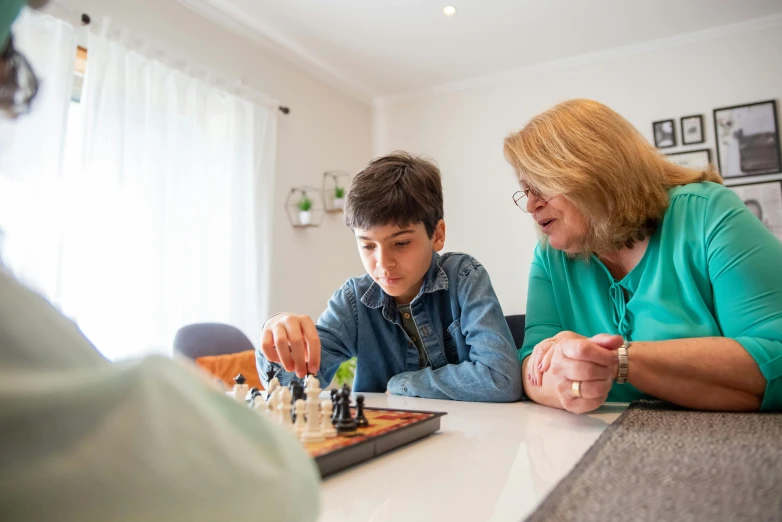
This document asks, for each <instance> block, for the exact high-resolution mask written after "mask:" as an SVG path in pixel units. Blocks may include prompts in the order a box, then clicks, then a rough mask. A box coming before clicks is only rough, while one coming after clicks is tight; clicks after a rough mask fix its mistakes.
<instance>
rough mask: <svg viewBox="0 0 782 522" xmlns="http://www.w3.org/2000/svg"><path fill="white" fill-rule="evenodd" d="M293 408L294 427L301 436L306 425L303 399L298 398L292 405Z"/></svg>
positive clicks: (305, 405)
mask: <svg viewBox="0 0 782 522" xmlns="http://www.w3.org/2000/svg"><path fill="white" fill-rule="evenodd" d="M293 408H294V409H295V410H296V424H294V427H295V430H296V434H297V435H299V436H301V434H302V433H303V432H304V429H305V428H306V426H307V423H306V419H305V415H304V413H305V411H306V410H307V404H306V403H305V402H304V399H298V400H297V401H296V403H295V404H294V405H293Z"/></svg>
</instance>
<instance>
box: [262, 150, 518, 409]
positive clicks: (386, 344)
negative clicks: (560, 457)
mask: <svg viewBox="0 0 782 522" xmlns="http://www.w3.org/2000/svg"><path fill="white" fill-rule="evenodd" d="M345 223H346V224H347V225H348V226H349V227H350V228H351V229H352V230H353V232H354V234H355V236H356V241H357V243H358V249H359V255H360V256H361V261H362V263H363V264H364V268H365V269H366V271H367V274H366V275H364V276H361V277H354V278H351V279H349V280H348V281H347V282H346V283H345V284H344V285H342V288H340V289H339V290H337V291H336V292H335V293H334V295H333V296H332V297H331V300H330V301H329V303H328V307H327V308H326V311H325V312H323V314H322V315H321V316H320V318H319V319H318V324H317V326H316V325H315V324H313V322H312V319H310V318H309V317H307V316H299V315H294V314H287V313H285V314H278V315H275V316H272V317H271V318H270V319H269V320H268V321H267V322H266V324H265V325H264V329H263V332H262V334H261V347H260V349H259V350H258V351H257V352H256V359H257V365H258V373H259V374H260V375H261V379H262V380H263V381H264V384H266V383H267V381H268V379H269V376H270V375H271V374H277V377H278V378H279V379H280V382H281V383H282V384H283V385H286V384H288V383H289V382H290V380H291V379H293V378H295V377H299V378H302V377H304V376H305V375H306V374H307V373H314V374H317V375H318V377H319V379H320V382H321V385H322V386H324V387H325V386H327V385H328V383H329V382H330V381H331V379H332V378H333V377H334V373H335V372H336V371H337V368H338V367H339V365H340V364H341V363H342V362H344V361H346V360H348V359H350V358H351V357H357V367H356V377H355V381H354V390H355V391H365V392H384V391H388V392H390V393H394V394H398V395H409V396H419V397H428V398H434V399H455V400H463V401H487V402H510V401H516V400H518V399H519V398H520V397H521V370H520V367H519V363H518V358H517V355H516V347H515V346H514V344H513V339H512V337H511V333H510V329H509V328H508V325H507V323H506V322H505V316H504V315H503V313H502V309H501V308H500V304H499V302H498V301H497V296H496V295H495V293H494V289H493V288H492V286H491V281H490V280H489V275H488V273H487V272H486V270H485V269H484V268H483V266H481V265H480V263H478V262H477V261H476V260H475V259H473V258H471V257H470V256H468V255H465V254H456V253H448V254H444V255H442V256H441V255H439V254H438V253H437V252H439V251H440V250H442V248H443V245H444V243H445V222H444V221H443V192H442V185H441V182H440V172H439V170H438V168H437V167H436V166H435V165H434V164H432V163H430V162H428V161H425V160H423V159H420V158H415V157H412V156H410V155H409V154H406V153H402V152H398V153H395V154H391V155H389V156H385V157H382V158H379V159H376V160H374V161H372V162H371V163H370V164H369V166H368V167H367V168H366V169H364V170H363V171H361V172H360V173H358V174H357V175H356V177H355V179H354V180H353V182H352V183H351V186H350V190H349V191H348V194H347V198H346V202H345ZM281 366H282V368H284V369H285V370H286V371H285V372H282V368H281Z"/></svg>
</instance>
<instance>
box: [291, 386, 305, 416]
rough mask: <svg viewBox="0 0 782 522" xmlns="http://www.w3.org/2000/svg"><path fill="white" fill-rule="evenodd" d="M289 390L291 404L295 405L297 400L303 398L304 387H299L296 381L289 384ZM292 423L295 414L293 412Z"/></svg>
mask: <svg viewBox="0 0 782 522" xmlns="http://www.w3.org/2000/svg"><path fill="white" fill-rule="evenodd" d="M290 389H291V404H295V403H296V401H297V400H299V399H303V398H304V387H303V386H302V385H301V383H300V382H298V381H291V384H290ZM292 415H293V417H291V418H292V419H293V422H296V412H295V411H293V413H292Z"/></svg>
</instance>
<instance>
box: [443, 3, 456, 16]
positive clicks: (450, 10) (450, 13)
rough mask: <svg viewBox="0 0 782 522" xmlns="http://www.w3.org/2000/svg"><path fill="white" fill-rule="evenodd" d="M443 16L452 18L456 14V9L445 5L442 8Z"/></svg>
mask: <svg viewBox="0 0 782 522" xmlns="http://www.w3.org/2000/svg"><path fill="white" fill-rule="evenodd" d="M443 14H444V15H445V16H453V15H455V14H456V8H455V7H454V6H452V5H447V6H445V7H443Z"/></svg>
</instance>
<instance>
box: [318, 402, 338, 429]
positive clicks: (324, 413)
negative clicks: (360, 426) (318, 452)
mask: <svg viewBox="0 0 782 522" xmlns="http://www.w3.org/2000/svg"><path fill="white" fill-rule="evenodd" d="M333 409H334V404H333V403H332V402H331V401H330V400H325V401H323V402H321V403H320V431H321V433H322V434H323V436H324V437H325V438H327V439H332V438H334V437H336V436H337V430H336V429H335V428H334V426H333V425H332V424H331V413H332V410H333Z"/></svg>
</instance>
